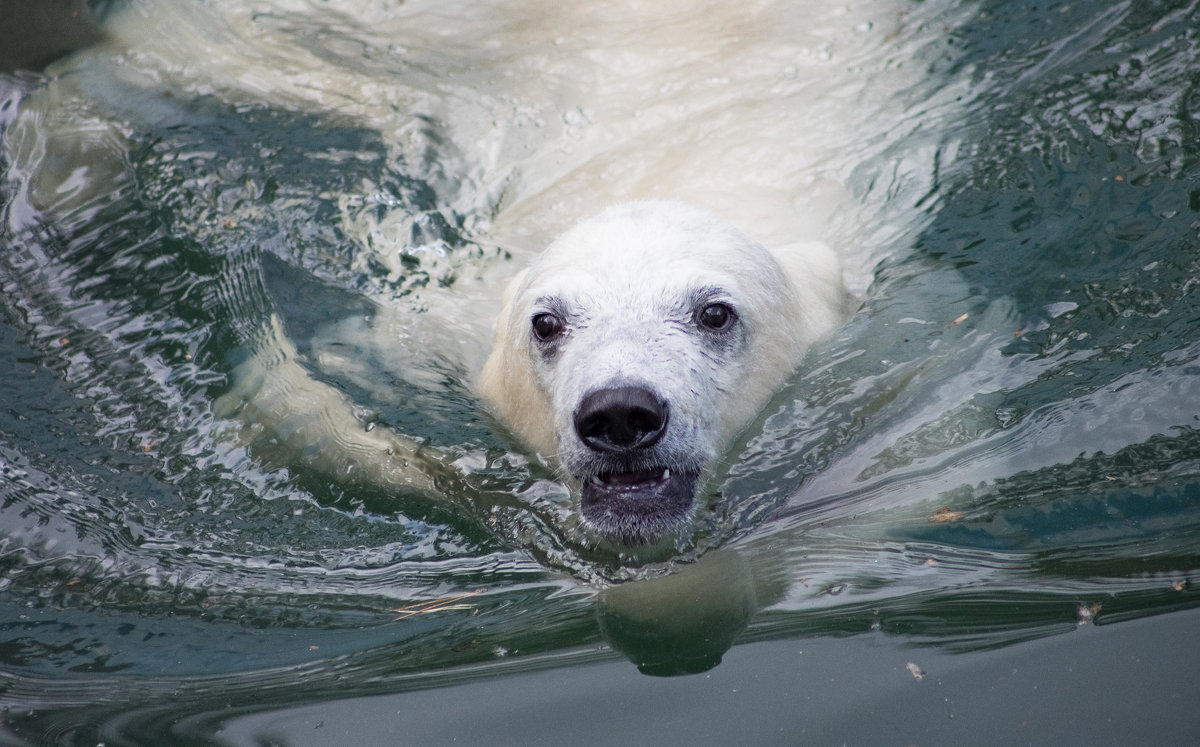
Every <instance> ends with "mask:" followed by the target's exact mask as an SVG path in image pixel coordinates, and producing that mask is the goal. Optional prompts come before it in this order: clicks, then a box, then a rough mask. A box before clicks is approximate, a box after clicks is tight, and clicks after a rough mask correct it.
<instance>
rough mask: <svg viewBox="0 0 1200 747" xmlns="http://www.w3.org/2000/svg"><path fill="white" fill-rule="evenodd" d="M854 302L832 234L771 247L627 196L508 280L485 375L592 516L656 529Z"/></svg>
mask: <svg viewBox="0 0 1200 747" xmlns="http://www.w3.org/2000/svg"><path fill="white" fill-rule="evenodd" d="M848 308H849V299H848V294H847V293H846V291H845V289H844V285H843V283H842V278H841V271H840V269H839V263H838V260H837V257H836V255H835V254H834V253H833V252H832V251H831V250H830V249H828V248H827V247H825V246H824V245H821V244H815V243H812V244H797V245H792V246H789V247H783V248H781V250H780V251H776V252H772V251H768V250H767V249H766V248H765V247H763V246H762V245H761V244H759V243H757V242H755V241H754V240H752V239H750V238H749V237H747V236H746V235H745V234H743V233H742V232H740V231H739V230H737V229H736V228H734V227H733V226H731V225H729V224H728V223H726V222H724V221H723V220H721V219H720V218H718V217H717V216H715V215H713V214H711V213H709V212H707V211H705V210H702V209H699V208H696V207H693V206H690V205H688V204H684V203H681V202H668V201H647V202H634V203H626V204H619V205H615V206H613V207H610V208H608V209H607V210H604V211H603V212H601V213H600V214H599V215H597V216H595V217H593V218H590V219H588V220H584V221H583V222H581V223H579V224H577V225H576V226H574V227H573V228H571V229H569V230H568V231H566V232H565V233H564V234H562V235H561V236H560V237H559V238H558V239H556V240H555V241H554V242H553V243H552V244H551V245H550V246H549V247H548V248H547V249H546V250H545V252H544V253H543V254H542V255H541V256H540V257H538V258H537V259H536V260H535V261H534V262H533V264H532V265H531V266H530V267H529V268H527V269H526V270H524V271H523V272H522V273H520V274H519V275H518V276H517V277H516V278H515V279H514V280H513V281H512V282H511V283H510V285H509V287H508V290H507V292H506V294H505V298H504V300H503V303H502V307H501V309H500V312H499V317H498V319H497V323H496V332H495V340H494V346H493V350H492V352H491V355H490V357H489V358H488V360H487V362H486V363H485V365H484V368H483V371H482V373H481V375H480V378H479V382H478V388H479V392H480V394H482V395H483V397H484V398H485V399H486V400H487V402H488V403H489V405H490V406H491V408H492V409H493V410H494V411H495V413H496V415H497V416H498V417H499V418H500V420H501V421H503V422H504V423H505V424H507V425H508V426H509V427H510V428H511V429H512V430H513V431H514V432H515V433H516V434H517V435H518V436H519V437H520V438H521V439H522V440H524V441H525V442H526V443H527V444H528V445H529V446H530V447H531V448H533V449H535V450H536V451H538V452H540V453H541V454H543V455H546V456H547V457H550V458H551V459H552V460H553V461H554V462H556V463H557V465H558V466H559V468H560V469H561V471H562V473H563V476H564V477H565V478H566V480H567V481H568V482H569V483H571V484H573V486H575V487H577V488H578V494H579V500H580V508H581V513H582V517H583V520H584V524H585V525H586V526H587V527H588V528H589V529H590V530H592V531H593V532H594V533H596V534H598V535H600V536H603V537H606V538H609V539H612V540H616V541H618V542H620V543H624V544H630V545H637V544H643V543H646V542H650V541H652V540H655V539H657V538H658V537H660V536H662V535H664V534H667V533H669V532H671V531H672V530H674V529H677V528H678V527H679V526H680V525H682V524H684V523H685V522H686V520H687V519H688V517H689V516H690V515H691V512H692V506H693V502H694V499H695V495H696V492H697V489H698V487H699V486H700V484H701V480H702V478H703V476H704V475H705V474H706V473H707V472H708V471H709V468H710V467H711V465H712V464H713V462H714V461H715V460H716V459H717V458H718V457H719V456H720V455H721V453H722V451H723V450H724V449H725V448H726V446H727V445H728V444H729V442H730V441H731V440H732V438H733V437H734V436H735V435H736V434H737V433H738V432H739V431H741V430H742V429H744V428H745V427H746V425H747V424H748V423H749V421H750V420H751V419H752V418H753V417H754V416H755V414H756V413H757V412H758V411H759V410H760V409H761V408H762V407H763V405H764V404H765V403H766V401H767V399H768V398H770V396H771V395H772V394H773V393H774V392H776V391H777V390H778V389H779V387H780V386H781V385H782V383H783V381H784V379H785V378H786V377H787V375H788V374H789V373H791V372H792V371H793V370H794V369H795V368H796V366H797V364H798V363H799V361H800V358H801V357H802V355H803V354H804V352H805V351H806V350H807V349H808V347H809V346H810V345H811V344H812V343H813V342H814V341H815V340H817V339H818V338H819V337H821V336H823V335H825V334H827V333H828V332H830V331H831V330H832V329H833V328H834V327H835V326H836V325H837V324H839V323H840V322H841V321H842V320H843V319H844V316H845V315H846V312H847V310H848Z"/></svg>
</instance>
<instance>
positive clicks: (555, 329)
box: [532, 312, 563, 342]
mask: <svg viewBox="0 0 1200 747" xmlns="http://www.w3.org/2000/svg"><path fill="white" fill-rule="evenodd" d="M532 325H533V334H534V335H535V336H536V337H537V338H538V339H539V340H541V341H543V342H545V341H547V340H551V339H554V338H555V337H558V336H559V335H561V334H562V331H563V321H562V319H559V318H558V317H557V316H555V315H554V314H550V313H548V312H544V313H541V314H534V316H533V322H532Z"/></svg>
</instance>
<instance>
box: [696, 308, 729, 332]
mask: <svg viewBox="0 0 1200 747" xmlns="http://www.w3.org/2000/svg"><path fill="white" fill-rule="evenodd" d="M735 318H737V315H736V314H734V312H733V309H732V308H730V307H729V305H728V304H723V303H710V304H709V305H708V306H705V307H704V308H703V309H701V310H700V313H699V314H697V315H696V321H697V322H698V323H699V324H700V326H702V327H706V328H708V329H711V330H713V331H714V332H721V331H724V330H726V329H729V326H730V325H731V324H733V320H734V319H735Z"/></svg>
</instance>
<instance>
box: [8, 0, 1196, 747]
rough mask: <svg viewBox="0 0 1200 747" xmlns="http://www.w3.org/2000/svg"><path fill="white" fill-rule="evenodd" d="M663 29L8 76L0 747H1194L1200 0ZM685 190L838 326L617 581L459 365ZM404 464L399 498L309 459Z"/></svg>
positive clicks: (118, 42)
mask: <svg viewBox="0 0 1200 747" xmlns="http://www.w3.org/2000/svg"><path fill="white" fill-rule="evenodd" d="M785 6H786V7H785ZM656 7H657V9H655V10H650V9H647V10H644V11H642V12H643V13H644V15H642V16H638V17H636V18H635V17H633V16H629V15H626V14H624V13H623V12H618V11H616V10H613V9H611V8H609V7H608V5H606V4H602V3H596V4H589V3H584V4H578V8H577V9H575V10H573V11H572V13H575V14H577V15H567V14H566V12H565V11H563V10H562V9H561V8H558V6H557V5H554V4H542V3H537V2H528V3H517V4H511V5H504V4H499V3H496V4H490V3H484V4H463V5H462V6H461V7H460V6H459V5H457V4H449V5H447V4H445V3H441V4H424V3H410V4H404V5H396V4H393V3H387V2H382V1H380V2H371V1H368V0H360V1H358V2H351V1H350V0H346V2H339V3H313V4H311V5H310V4H308V3H302V2H282V1H281V2H278V3H274V4H262V3H258V4H253V5H243V4H239V3H229V4H222V5H221V7H216V8H214V7H209V6H208V5H205V4H203V3H158V2H151V1H150V0H143V1H139V2H130V3H127V4H126V5H123V6H122V5H119V4H118V5H117V6H116V7H114V8H112V9H110V12H109V13H108V14H107V15H106V16H105V23H104V27H105V30H106V33H107V35H108V36H107V40H106V41H104V42H103V43H101V44H99V45H97V46H94V47H92V48H90V49H88V50H85V51H83V52H80V53H77V54H75V55H74V56H72V57H69V58H66V59H64V60H61V61H59V62H57V63H55V64H53V65H51V66H50V67H48V68H47V69H46V70H45V71H44V72H42V73H37V74H34V73H14V74H12V75H6V76H4V77H3V78H0V91H2V92H3V96H4V99H3V103H2V104H0V127H2V128H3V151H2V152H0V162H2V163H3V164H4V171H5V179H4V183H3V187H2V188H0V199H2V201H3V205H4V213H3V215H4V223H3V226H2V227H0V246H2V247H3V249H2V251H0V287H2V289H3V290H2V298H3V306H2V312H0V320H2V321H0V367H2V368H3V375H0V390H2V394H0V402H2V403H3V407H0V527H2V532H3V533H2V535H0V568H2V569H3V577H2V578H0V678H2V679H0V683H2V684H0V687H2V691H0V699H2V700H3V702H4V704H5V706H6V708H7V711H6V712H5V714H4V726H3V728H4V730H5V731H4V733H5V735H6V736H5V738H6V739H7V740H9V741H13V742H16V743H21V742H22V740H24V742H27V743H44V742H49V743H64V744H93V743H96V742H101V741H103V742H105V743H107V744H126V743H129V744H135V743H162V742H164V741H169V742H173V743H205V742H210V741H213V740H218V741H219V740H224V741H225V742H226V743H230V744H250V743H261V742H263V741H271V740H274V741H276V742H281V743H295V744H304V743H314V744H316V743H323V742H326V741H328V742H338V743H344V742H345V740H347V739H350V738H358V739H359V740H360V741H363V740H366V741H388V740H393V741H394V739H398V738H399V737H398V736H397V735H400V734H405V733H407V734H411V735H418V734H423V735H425V736H426V737H428V738H432V739H435V740H436V739H438V738H443V739H447V740H448V739H449V738H450V737H456V738H459V739H461V740H465V741H469V742H482V741H488V737H489V735H490V736H492V737H494V738H497V739H500V741H514V742H515V741H522V740H524V739H528V740H531V741H532V740H536V739H537V738H545V740H546V741H551V740H554V738H555V737H561V734H562V730H563V729H568V728H572V727H573V726H574V727H575V728H578V729H582V731H581V732H579V733H578V734H576V736H581V738H583V739H584V740H585V741H593V740H594V741H598V742H605V741H613V742H615V741H620V736H621V733H620V732H619V731H608V730H606V727H607V728H608V729H612V728H615V727H613V725H612V723H611V714H613V713H625V714H629V720H628V723H629V724H631V725H632V726H630V727H629V728H641V729H642V731H641V733H643V734H646V733H656V734H660V735H661V736H662V740H663V741H667V742H671V741H681V742H682V741H689V740H690V741H693V742H694V741H695V740H696V739H703V738H707V739H711V740H721V739H722V737H723V736H724V737H729V736H730V735H729V732H728V729H730V728H736V729H739V730H742V731H741V733H742V734H744V735H745V736H746V737H747V738H748V739H753V740H755V741H780V742H786V743H795V742H796V741H803V739H804V735H806V734H807V735H809V736H810V737H811V738H813V739H816V740H817V741H819V742H824V741H830V742H833V741H837V742H841V741H844V740H850V741H868V742H878V741H887V740H889V739H893V738H895V736H896V735H900V736H901V738H903V739H905V740H906V741H916V742H920V741H934V742H951V741H954V740H955V739H956V738H959V737H961V736H962V734H963V732H957V731H955V729H956V728H967V726H970V727H973V728H974V729H976V731H974V732H972V733H973V734H975V735H978V734H980V733H983V734H996V735H997V736H996V737H995V739H994V741H996V742H1006V741H1009V740H1008V739H1007V737H1008V736H1013V737H1014V738H1022V739H1026V740H1032V741H1036V742H1043V741H1061V739H1062V736H1063V735H1064V734H1066V735H1067V736H1068V737H1070V736H1075V737H1079V738H1080V739H1081V740H1082V739H1084V738H1087V739H1090V740H1091V741H1101V742H1119V741H1121V739H1122V735H1129V734H1133V735H1134V736H1135V737H1137V736H1145V735H1154V736H1155V737H1157V738H1158V741H1168V742H1171V741H1175V742H1177V741H1180V739H1181V735H1185V734H1189V733H1193V731H1194V729H1195V728H1196V726H1198V725H1200V724H1197V719H1196V717H1195V716H1194V714H1193V710H1194V709H1191V708H1189V707H1188V706H1187V705H1186V702H1184V703H1181V702H1180V701H1179V700H1177V698H1180V697H1186V695H1187V694H1188V692H1189V688H1190V685H1189V682H1190V680H1189V675H1188V674H1187V672H1188V666H1186V665H1187V664H1188V663H1189V662H1190V664H1191V666H1192V667H1193V668H1194V664H1195V663H1196V662H1195V657H1194V655H1192V654H1191V653H1189V651H1190V647H1189V646H1188V639H1187V637H1186V636H1187V633H1188V631H1189V630H1191V629H1194V621H1195V619H1196V613H1195V612H1194V610H1193V608H1194V607H1196V606H1197V601H1196V597H1195V591H1194V583H1195V582H1196V574H1197V567H1198V565H1200V563H1198V559H1200V503H1198V501H1200V384H1198V382H1200V379H1198V375H1200V365H1198V364H1197V362H1196V361H1197V357H1198V353H1200V342H1198V340H1200V302H1198V298H1200V296H1198V295H1197V294H1198V293H1200V285H1198V283H1197V280H1196V278H1197V276H1198V274H1200V248H1198V247H1200V244H1198V234H1200V215H1198V213H1200V145H1198V143H1200V131H1198V129H1200V120H1198V116H1200V115H1198V114H1197V111H1198V110H1200V87H1198V84H1197V75H1196V71H1197V70H1198V69H1200V39H1198V36H1200V31H1198V29H1200V10H1198V9H1197V7H1196V6H1195V4H1188V3H1184V2H1177V3H1173V2H1162V3H1137V4H1134V3H1127V2H1126V3H1119V2H1105V3H1082V4H1078V5H1059V6H1047V7H1035V6H1029V5H1028V4H1022V3H1002V2H980V3H909V2H902V1H900V0H896V1H895V2H884V1H882V0H880V1H879V2H871V3H867V4H863V5H853V6H849V7H848V6H846V4H844V3H815V4H814V5H813V6H812V7H811V9H809V11H808V14H807V15H799V14H797V11H796V10H795V9H794V8H792V7H790V6H789V5H787V4H776V3H770V2H763V3H760V4H756V5H752V6H746V8H745V9H743V10H742V11H738V12H733V13H732V16H731V17H726V16H722V15H721V13H724V12H727V11H729V9H722V7H721V6H720V5H718V4H713V5H712V6H711V7H709V6H706V7H705V10H704V12H697V11H695V9H694V8H693V7H692V6H691V5H690V4H688V5H686V6H685V4H662V5H661V6H656ZM714 19H717V20H719V21H722V22H721V23H713V22H712V21H713V20H714ZM706 20H707V21H709V22H708V23H705V21H706ZM634 21H637V23H634ZM630 29H634V30H633V31H630ZM614 38H615V39H624V40H625V41H624V43H623V44H619V45H618V44H614V42H613V40H614ZM670 195H677V196H682V197H686V198H688V199H691V200H693V201H697V202H701V203H706V204H709V206H710V207H717V208H722V209H723V210H724V212H726V213H727V214H728V215H729V217H731V218H733V219H735V220H736V221H737V222H739V224H741V225H743V227H745V226H753V227H754V228H753V230H752V231H751V232H752V233H753V232H755V231H757V232H758V235H760V236H761V237H762V238H763V239H764V240H767V241H775V242H779V241H787V240H795V237H797V236H800V237H802V238H805V239H812V238H818V239H821V240H824V241H826V242H828V243H829V244H831V245H832V246H834V247H835V248H836V249H838V250H839V251H841V252H842V253H843V254H844V255H845V256H846V257H847V264H848V277H849V280H850V282H851V284H852V285H853V286H854V287H855V289H856V290H857V291H859V292H861V293H862V294H863V297H864V304H863V307H862V309H861V310H860V311H859V312H858V314H857V315H856V316H855V317H854V318H853V319H852V320H851V321H850V323H849V324H848V325H847V326H846V328H845V329H843V330H841V331H840V332H839V333H838V334H837V335H836V336H835V337H834V338H833V339H831V340H829V341H828V342H827V343H825V344H823V345H822V346H821V347H820V348H819V349H818V350H814V351H813V354H812V355H811V356H810V357H809V359H808V360H807V362H806V363H805V365H804V366H803V368H802V369H801V370H800V371H799V372H797V374H796V376H794V377H793V379H792V380H791V381H790V382H789V383H788V384H787V386H786V387H785V388H784V389H783V391H781V393H780V394H779V396H778V397H777V398H776V399H775V400H774V401H773V402H772V404H771V405H770V406H769V407H768V409H767V410H766V411H765V412H764V414H763V416H762V418H761V419H760V421H759V422H758V423H757V424H756V425H755V426H753V427H752V429H751V430H750V431H749V432H747V433H746V434H745V435H744V437H743V438H742V439H741V441H740V442H739V444H738V445H737V446H736V447H735V448H734V449H733V450H732V451H731V453H730V455H729V458H728V459H727V463H726V464H725V465H724V467H723V468H722V470H721V471H720V473H719V474H718V475H717V476H716V477H715V478H714V480H713V482H712V483H711V485H710V486H709V488H708V491H707V494H708V500H707V505H706V508H705V510H703V511H702V512H701V513H700V515H699V516H698V517H697V521H696V526H695V530H694V532H692V533H691V534H690V535H689V536H687V537H683V538H681V539H680V541H679V543H678V546H677V547H674V548H671V552H669V553H667V554H666V555H665V556H664V555H661V554H660V555H656V556H654V557H643V556H638V555H637V553H632V554H626V555H625V556H620V555H616V554H614V553H612V552H610V551H607V550H605V549H603V548H594V547H592V546H590V545H589V543H588V542H587V541H586V538H584V537H581V536H580V534H579V532H578V531H577V528H576V527H575V525H574V523H573V522H574V519H573V509H572V506H571V499H570V495H569V493H568V492H567V491H566V489H565V488H563V487H562V486H561V485H559V484H558V483H557V482H556V481H555V479H554V475H553V472H552V471H551V470H549V469H548V468H546V467H545V466H544V465H542V464H540V463H539V461H538V460H537V459H536V457H534V456H533V455H530V454H528V453H525V452H523V451H522V450H521V449H520V447H519V446H518V445H517V444H515V443H513V442H512V441H511V440H510V439H509V438H508V436H507V435H506V434H505V433H504V432H503V430H502V428H500V427H499V426H498V424H496V423H495V422H494V421H493V420H491V419H490V417H489V416H488V415H487V414H486V412H485V411H484V410H483V408H482V407H481V405H480V402H479V401H478V400H477V399H476V397H475V396H474V395H473V394H472V392H471V388H470V377H471V375H472V371H473V369H474V368H475V367H476V366H477V365H478V364H479V360H480V356H481V355H482V354H483V352H485V351H486V345H487V340H488V337H487V336H488V333H489V330H488V323H487V319H488V316H487V314H488V312H487V300H488V294H489V292H490V289H492V288H494V286H495V285H496V284H497V283H499V282H502V281H503V279H504V278H505V277H507V276H508V275H511V274H512V273H513V272H515V270H516V268H518V267H519V266H520V264H521V262H522V261H524V259H525V258H527V257H528V256H529V255H530V254H531V253H532V252H535V251H537V249H538V248H539V247H540V245H541V243H542V242H544V241H545V239H546V237H548V236H550V235H553V233H554V232H555V231H557V230H559V229H560V228H561V227H562V226H563V225H564V224H566V223H569V222H570V221H571V220H573V219H574V218H576V217H580V215H581V214H586V213H587V212H590V211H591V209H594V208H596V207H599V206H602V205H603V204H604V203H606V202H607V201H609V200H612V199H621V198H623V197H640V196H670ZM592 203H595V204H594V205H593V204H592ZM268 343H270V344H275V343H280V344H286V345H288V346H291V347H290V350H291V355H290V357H289V358H288V359H289V360H291V361H294V362H296V363H297V365H298V367H299V369H300V370H301V371H302V372H303V374H304V378H303V379H302V381H303V382H304V383H303V386H301V387H300V388H299V389H298V390H292V391H285V392H284V394H287V395H290V399H289V397H283V398H277V399H276V400H270V401H268V399H267V398H266V397H265V396H263V395H261V392H262V391H264V390H263V389H258V390H255V389H254V388H253V387H250V388H247V386H246V385H245V382H244V381H241V380H239V378H238V377H239V373H238V372H239V371H244V370H245V368H239V367H240V366H242V365H243V364H245V363H246V362H247V361H248V360H253V359H254V356H255V355H256V353H257V351H260V350H262V349H264V346H265V345H267V344H268ZM255 391H257V392H259V394H257V395H256V394H254V392H255ZM246 392H250V394H246ZM255 396H257V397H258V399H255ZM331 397H332V399H330V398H331ZM279 401H283V402H285V403H286V402H291V404H292V405H293V406H295V408H294V411H295V412H296V413H299V415H298V416H297V417H295V418H293V419H291V420H287V419H286V418H285V419H283V420H282V421H280V420H279V419H278V418H277V417H275V416H276V415H278V413H277V412H274V411H272V410H271V405H270V402H279ZM304 402H318V403H322V404H321V407H324V406H325V405H326V404H328V403H329V402H335V403H342V404H344V405H345V408H344V410H333V412H340V413H342V415H340V416H338V417H342V418H344V419H340V420H334V421H329V422H324V421H320V420H316V421H314V420H313V419H312V417H311V416H312V414H313V413H314V412H328V411H329V410H320V408H309V409H305V407H303V406H298V405H297V404H296V403H304ZM255 408H257V409H255ZM314 422H316V423H317V425H316V426H314V425H313V423H314ZM314 433H315V434H317V436H316V437H314V436H313V434H314ZM362 434H373V435H369V436H364V435H362ZM388 434H399V435H401V436H403V437H405V438H415V439H418V440H419V442H420V443H421V444H422V446H423V449H424V450H423V451H422V452H421V453H420V459H421V460H422V461H421V465H422V467H423V469H424V474H428V475H432V476H433V478H432V488H430V486H428V485H413V484H411V483H409V482H405V481H404V479H401V478H400V477H397V473H396V472H395V471H392V470H390V469H389V468H388V467H387V466H386V465H384V466H382V467H379V468H378V469H374V470H372V469H367V470H365V471H364V470H362V469H359V467H361V466H362V465H360V464H358V463H355V462H346V461H342V460H340V458H339V457H338V456H337V455H338V454H340V453H342V452H341V451H339V444H341V443H343V442H344V443H351V444H352V443H355V442H356V441H355V439H358V438H367V437H370V438H376V437H380V438H385V437H388ZM339 439H341V441H339ZM368 466H369V465H368ZM348 468H354V469H352V470H351V471H350V472H347V469H348ZM431 491H432V493H433V495H432V496H431ZM1110 625H1111V628H1110V627H1109V626H1110ZM730 645H732V646H733V648H732V649H729V650H727V648H728V647H729V646H730ZM1116 651H1122V652H1123V651H1130V652H1132V653H1131V654H1130V656H1129V657H1124V656H1117V655H1114V654H1113V652H1116ZM722 658H723V659H724V662H723V663H721V664H719V665H718V664H717V662H718V661H720V660H721V659H722ZM630 659H632V660H633V661H634V662H636V663H637V664H639V665H640V666H641V668H642V670H644V671H647V672H650V673H655V674H671V673H676V674H678V673H683V672H696V671H702V670H708V671H707V672H706V673H705V674H700V675H693V676H684V677H676V678H668V679H657V678H647V677H644V676H643V675H642V674H639V673H638V670H637V669H636V668H635V667H634V666H633V665H632V664H630V663H629V660H630ZM1135 660H1136V662H1141V663H1135ZM1146 662H1150V664H1146ZM910 663H911V664H913V666H914V667H915V669H916V674H922V673H923V674H922V676H921V679H917V678H916V677H915V676H914V670H913V668H911V667H907V666H906V665H908V664H910ZM714 666H715V668H712V667H714ZM1079 671H1086V672H1088V675H1087V676H1086V677H1081V676H1079V675H1078V674H1073V673H1072V672H1079ZM1032 690H1037V691H1038V692H1042V693H1046V698H1047V702H1045V703H1038V702H1033V703H1029V702H1025V701H1022V700H1021V698H1020V697H1018V694H1019V693H1023V692H1029V691H1032ZM738 693H741V694H743V695H745V696H746V697H739V696H738ZM514 694H519V695H520V697H514ZM992 694H994V697H992ZM1056 694H1057V695H1056ZM1171 703H1175V704H1176V707H1174V708H1171V707H1168V706H1169V705H1170V704H1171ZM646 704H653V707H649V706H647V705H646ZM1039 705H1041V706H1044V707H1046V709H1047V712H1051V711H1052V712H1053V714H1055V716H1047V715H1044V714H1039V712H1038V711H1037V710H1036V709H1037V707H1038V706H1039ZM566 714H571V715H573V716H574V717H575V718H574V719H564V716H565V715H566ZM864 714H866V715H864ZM955 714H957V716H958V719H959V721H958V722H957V723H958V724H965V725H964V726H962V727H959V726H958V725H956V724H954V723H952V722H951V719H950V717H952V716H954V715H955ZM1097 714H1099V715H1097ZM1134 721H1138V722H1141V723H1142V724H1143V726H1142V727H1141V728H1143V729H1145V731H1142V732H1137V731H1132V732H1131V731H1126V730H1123V729H1122V728H1119V727H1121V726H1122V725H1127V724H1129V723H1132V722H1134ZM668 727H669V728H668ZM406 730H407V731H406ZM339 740H341V741H340V742H339ZM426 741H428V740H426ZM554 741H560V740H554ZM985 741H986V740H985Z"/></svg>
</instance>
